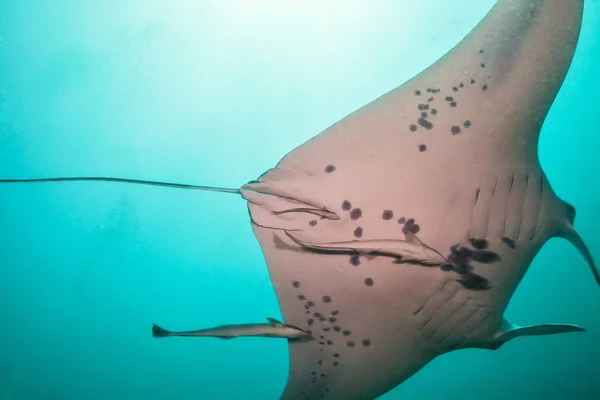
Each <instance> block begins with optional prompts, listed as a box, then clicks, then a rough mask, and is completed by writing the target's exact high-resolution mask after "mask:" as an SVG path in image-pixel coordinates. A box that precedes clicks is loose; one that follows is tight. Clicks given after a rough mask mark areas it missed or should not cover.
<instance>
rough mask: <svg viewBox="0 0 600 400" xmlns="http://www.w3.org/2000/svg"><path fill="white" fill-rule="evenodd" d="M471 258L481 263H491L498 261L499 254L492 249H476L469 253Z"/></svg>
mask: <svg viewBox="0 0 600 400" xmlns="http://www.w3.org/2000/svg"><path fill="white" fill-rule="evenodd" d="M471 259H472V260H473V261H477V262H480V263H482V264H491V263H495V262H498V261H500V255H499V254H498V253H494V252H493V251H488V250H476V251H474V252H473V254H472V255H471Z"/></svg>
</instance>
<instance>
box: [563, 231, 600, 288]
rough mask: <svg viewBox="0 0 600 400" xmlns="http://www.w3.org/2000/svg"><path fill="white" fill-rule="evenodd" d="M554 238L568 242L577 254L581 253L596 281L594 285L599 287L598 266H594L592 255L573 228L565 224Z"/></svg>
mask: <svg viewBox="0 0 600 400" xmlns="http://www.w3.org/2000/svg"><path fill="white" fill-rule="evenodd" d="M556 236H558V237H562V238H564V239H566V240H568V241H569V242H571V244H573V246H575V248H577V250H578V251H579V253H581V255H582V256H583V257H584V258H585V261H587V263H588V265H589V267H590V269H591V270H592V274H593V275H594V278H595V279H596V283H598V285H600V272H599V271H598V266H597V265H596V262H595V261H594V258H593V257H592V253H591V252H590V250H589V249H588V247H587V245H586V244H585V242H584V241H583V238H582V237H581V236H580V235H579V233H578V232H577V230H576V229H575V227H574V226H573V225H571V224H569V223H567V224H565V226H564V227H563V229H562V230H561V231H560V232H558V234H557V235H556Z"/></svg>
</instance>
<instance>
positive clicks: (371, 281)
mask: <svg viewBox="0 0 600 400" xmlns="http://www.w3.org/2000/svg"><path fill="white" fill-rule="evenodd" d="M365 285H367V286H373V285H374V282H373V279H372V278H366V279H365Z"/></svg>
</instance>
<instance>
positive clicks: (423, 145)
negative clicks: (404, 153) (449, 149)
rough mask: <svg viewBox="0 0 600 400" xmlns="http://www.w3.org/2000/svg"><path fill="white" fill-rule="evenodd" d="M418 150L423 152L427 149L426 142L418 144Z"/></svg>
mask: <svg viewBox="0 0 600 400" xmlns="http://www.w3.org/2000/svg"><path fill="white" fill-rule="evenodd" d="M419 151H420V152H421V153H423V152H425V151H427V145H426V144H420V145H419Z"/></svg>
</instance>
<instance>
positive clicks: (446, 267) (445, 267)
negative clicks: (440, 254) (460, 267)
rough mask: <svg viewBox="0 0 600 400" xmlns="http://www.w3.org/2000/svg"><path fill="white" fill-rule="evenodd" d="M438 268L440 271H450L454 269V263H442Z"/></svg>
mask: <svg viewBox="0 0 600 400" xmlns="http://www.w3.org/2000/svg"><path fill="white" fill-rule="evenodd" d="M440 269H441V270H442V271H452V270H453V269H454V265H452V264H442V265H440Z"/></svg>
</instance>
